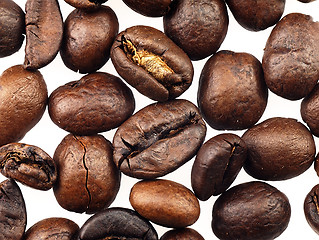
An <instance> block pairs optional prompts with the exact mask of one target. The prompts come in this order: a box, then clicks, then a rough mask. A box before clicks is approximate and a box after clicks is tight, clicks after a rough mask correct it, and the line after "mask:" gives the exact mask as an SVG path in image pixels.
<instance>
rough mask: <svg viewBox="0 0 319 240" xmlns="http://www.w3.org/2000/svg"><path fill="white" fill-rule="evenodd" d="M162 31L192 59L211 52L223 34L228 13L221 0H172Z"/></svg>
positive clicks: (224, 35) (197, 58)
mask: <svg viewBox="0 0 319 240" xmlns="http://www.w3.org/2000/svg"><path fill="white" fill-rule="evenodd" d="M171 8H172V9H171V10H170V11H169V13H168V14H167V15H166V16H164V32H165V34H166V35H167V36H168V37H169V38H171V39H172V40H173V41H174V42H175V43H176V44H177V45H178V46H179V47H180V48H182V49H183V50H184V51H185V52H186V53H187V55H188V56H189V57H190V59H192V60H200V59H204V58H205V57H208V56H210V55H212V54H213V53H215V52H216V51H217V50H218V49H219V47H220V45H221V44H222V42H223V41H224V39H225V37H226V33H227V30H228V22H229V20H228V13H227V8H226V5H225V2H224V1H223V0H195V1H189V0H179V1H173V3H172V5H171Z"/></svg>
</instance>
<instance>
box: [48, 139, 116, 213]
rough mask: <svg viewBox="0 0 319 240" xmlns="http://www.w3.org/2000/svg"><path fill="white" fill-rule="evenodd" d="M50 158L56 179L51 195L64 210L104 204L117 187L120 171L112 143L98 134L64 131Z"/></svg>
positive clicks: (99, 207) (84, 209)
mask: <svg viewBox="0 0 319 240" xmlns="http://www.w3.org/2000/svg"><path fill="white" fill-rule="evenodd" d="M53 159H54V161H55V162H56V164H57V167H58V179H57V182H56V184H55V185H54V187H53V191H54V195H55V197H56V199H57V201H58V203H59V204H60V206H61V207H63V208H64V209H66V210H69V211H73V212H78V213H82V212H86V213H89V214H91V213H95V212H97V211H100V210H102V209H104V208H107V207H108V206H109V205H110V204H111V203H112V202H113V201H114V199H115V197H116V195H117V192H118V190H119V187H120V173H119V171H118V170H117V168H116V166H115V165H114V162H113V161H112V145H111V143H110V142H109V141H108V140H106V139H105V138H104V137H103V136H102V135H92V136H75V135H71V134H69V135H67V136H66V137H65V138H64V139H63V140H62V142H61V143H60V144H59V146H58V147H57V149H56V151H55V153H54V156H53Z"/></svg>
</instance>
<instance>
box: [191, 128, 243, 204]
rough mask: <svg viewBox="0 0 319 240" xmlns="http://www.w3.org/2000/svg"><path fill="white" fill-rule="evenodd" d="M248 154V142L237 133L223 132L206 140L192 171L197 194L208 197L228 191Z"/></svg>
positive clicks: (200, 196)
mask: <svg viewBox="0 0 319 240" xmlns="http://www.w3.org/2000/svg"><path fill="white" fill-rule="evenodd" d="M246 156H247V147H246V144H245V143H244V141H243V140H242V139H241V138H240V137H238V136H237V135H235V134H230V133H224V134H219V135H217V136H215V137H212V138H211V139H209V140H208V141H207V142H205V143H204V144H203V146H202V147H201V148H200V149H199V151H198V153H197V156H196V158H195V161H194V164H193V168H192V173H191V180H192V188H193V190H194V192H195V195H196V196H197V197H198V198H199V199H200V200H202V201H206V200H207V199H209V198H210V197H211V196H212V195H214V196H217V195H219V194H221V193H222V192H224V191H225V190H226V189H227V188H228V187H229V186H230V185H231V184H232V183H233V181H234V180H235V178H236V177H237V175H238V173H239V171H240V170H241V168H242V166H243V165H244V161H245V160H246Z"/></svg>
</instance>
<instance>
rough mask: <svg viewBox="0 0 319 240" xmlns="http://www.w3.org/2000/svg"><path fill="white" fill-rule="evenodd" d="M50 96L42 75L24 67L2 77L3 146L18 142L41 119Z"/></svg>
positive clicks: (0, 92)
mask: <svg viewBox="0 0 319 240" xmlns="http://www.w3.org/2000/svg"><path fill="white" fill-rule="evenodd" d="M47 99H48V92H47V86H46V83H45V81H44V79H43V77H42V75H41V73H40V72H39V71H28V70H25V69H24V68H23V66H22V65H16V66H13V67H11V68H9V69H7V70H5V71H4V72H3V73H2V75H1V76H0V122H1V125H0V132H1V135H0V146H2V145H5V144H7V143H10V142H18V141H19V140H21V139H22V138H23V137H24V135H25V134H26V133H27V132H28V131H29V130H31V128H33V127H34V125H36V124H37V123H38V121H39V120H40V119H41V117H42V115H43V113H44V110H45V108H46V104H47Z"/></svg>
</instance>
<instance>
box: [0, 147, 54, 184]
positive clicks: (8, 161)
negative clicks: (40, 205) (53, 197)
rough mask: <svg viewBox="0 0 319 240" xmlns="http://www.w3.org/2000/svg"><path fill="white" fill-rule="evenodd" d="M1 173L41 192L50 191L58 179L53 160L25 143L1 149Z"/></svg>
mask: <svg viewBox="0 0 319 240" xmlns="http://www.w3.org/2000/svg"><path fill="white" fill-rule="evenodd" d="M0 171H1V173H2V174H3V175H4V176H6V177H8V178H13V179H15V180H16V181H18V182H21V183H23V184H25V185H27V186H29V187H32V188H35V189H39V190H49V189H50V188H52V187H53V184H54V183H55V181H56V178H57V169H56V165H55V162H54V161H53V159H52V158H51V157H50V156H49V155H48V154H47V153H46V152H44V151H43V150H42V149H41V148H39V147H36V146H32V145H27V144H23V143H9V144H7V145H4V146H2V147H1V148H0Z"/></svg>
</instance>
